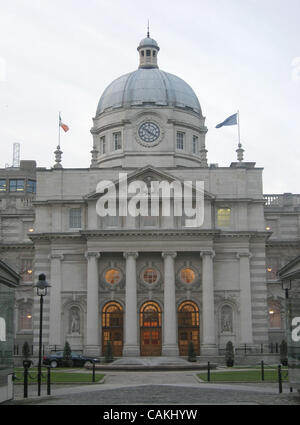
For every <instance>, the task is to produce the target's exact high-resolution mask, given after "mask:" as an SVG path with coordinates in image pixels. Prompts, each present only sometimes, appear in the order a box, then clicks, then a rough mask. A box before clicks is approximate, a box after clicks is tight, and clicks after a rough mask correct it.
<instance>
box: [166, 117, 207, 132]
mask: <svg viewBox="0 0 300 425" xmlns="http://www.w3.org/2000/svg"><path fill="white" fill-rule="evenodd" d="M168 124H173V125H177V126H178V127H184V128H190V129H192V130H194V131H197V132H198V133H203V134H206V133H207V132H208V129H207V127H205V126H199V127H198V126H196V125H193V124H190V123H186V122H183V121H178V120H173V119H168Z"/></svg>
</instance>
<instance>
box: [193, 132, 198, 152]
mask: <svg viewBox="0 0 300 425" xmlns="http://www.w3.org/2000/svg"><path fill="white" fill-rule="evenodd" d="M197 151H198V137H197V136H193V153H197Z"/></svg>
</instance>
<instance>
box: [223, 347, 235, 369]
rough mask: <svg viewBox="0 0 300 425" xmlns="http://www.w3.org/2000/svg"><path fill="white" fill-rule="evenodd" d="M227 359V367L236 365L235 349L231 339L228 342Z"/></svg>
mask: <svg viewBox="0 0 300 425" xmlns="http://www.w3.org/2000/svg"><path fill="white" fill-rule="evenodd" d="M225 361H226V366H227V367H232V366H233V365H234V349H233V344H232V342H231V341H228V342H227V344H226V352H225Z"/></svg>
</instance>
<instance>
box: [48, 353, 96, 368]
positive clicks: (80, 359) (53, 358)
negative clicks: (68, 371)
mask: <svg viewBox="0 0 300 425" xmlns="http://www.w3.org/2000/svg"><path fill="white" fill-rule="evenodd" d="M63 356H64V352H63V351H56V352H55V353H52V354H49V355H47V356H44V357H43V364H44V365H50V366H51V367H53V368H55V367H59V366H60V367H61V366H63ZM71 357H72V362H73V366H74V367H83V366H86V365H88V364H93V363H99V362H100V359H98V358H95V357H87V356H83V355H82V354H78V353H75V352H74V351H72V353H71Z"/></svg>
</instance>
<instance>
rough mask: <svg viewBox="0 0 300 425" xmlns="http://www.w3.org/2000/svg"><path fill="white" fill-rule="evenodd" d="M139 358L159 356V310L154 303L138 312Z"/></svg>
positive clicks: (144, 306)
mask: <svg viewBox="0 0 300 425" xmlns="http://www.w3.org/2000/svg"><path fill="white" fill-rule="evenodd" d="M140 332H141V333H140V338H141V356H161V309H160V307H159V305H158V304H157V303H155V302H152V301H151V302H147V303H145V304H143V306H142V308H141V311H140Z"/></svg>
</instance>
